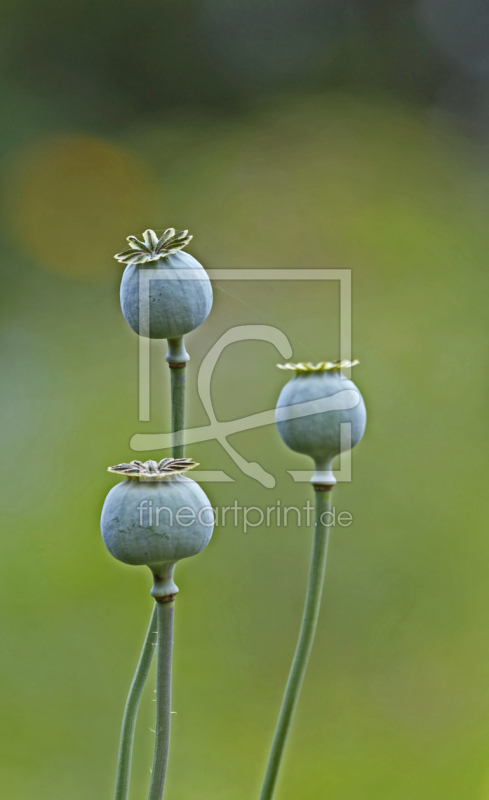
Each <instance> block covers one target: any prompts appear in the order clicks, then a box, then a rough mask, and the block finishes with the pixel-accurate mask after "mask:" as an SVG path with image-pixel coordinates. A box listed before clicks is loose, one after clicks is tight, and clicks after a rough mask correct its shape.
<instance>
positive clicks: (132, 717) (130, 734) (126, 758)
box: [115, 609, 158, 800]
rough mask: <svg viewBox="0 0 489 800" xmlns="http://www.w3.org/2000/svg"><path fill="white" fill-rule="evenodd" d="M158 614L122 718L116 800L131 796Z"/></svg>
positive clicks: (154, 614) (148, 634)
mask: <svg viewBox="0 0 489 800" xmlns="http://www.w3.org/2000/svg"><path fill="white" fill-rule="evenodd" d="M157 623H158V620H157V614H156V609H153V614H152V615H151V621H150V623H149V628H148V632H147V634H146V638H145V640H144V644H143V649H142V652H141V656H140V658H139V663H138V665H137V668H136V673H135V675H134V678H133V679H132V683H131V688H130V689H129V694H128V696H127V701H126V707H125V709H124V716H123V718H122V730H121V738H120V743H119V758H118V761H117V777H116V783H115V800H127V796H128V794H129V776H130V772H131V760H132V746H133V741H134V731H135V728H136V719H137V715H138V708H139V702H140V700H141V695H142V693H143V689H144V684H145V683H146V679H147V677H148V673H149V668H150V666H151V661H152V660H153V648H154V646H155V645H156V634H157Z"/></svg>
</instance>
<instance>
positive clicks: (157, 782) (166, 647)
mask: <svg viewBox="0 0 489 800" xmlns="http://www.w3.org/2000/svg"><path fill="white" fill-rule="evenodd" d="M156 607H157V615H158V645H157V665H156V738H155V753H154V758H153V769H152V771H151V784H150V787H149V794H148V800H161V798H162V797H163V789H164V788H165V778H166V768H167V764H168V753H169V750H170V722H171V665H172V650H173V617H174V612H175V601H174V600H171V601H170V602H167V603H156Z"/></svg>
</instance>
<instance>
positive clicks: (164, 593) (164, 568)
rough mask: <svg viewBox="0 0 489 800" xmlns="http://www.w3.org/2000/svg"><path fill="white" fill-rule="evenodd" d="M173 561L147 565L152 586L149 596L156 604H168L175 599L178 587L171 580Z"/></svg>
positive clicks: (173, 568) (173, 567)
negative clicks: (151, 578)
mask: <svg viewBox="0 0 489 800" xmlns="http://www.w3.org/2000/svg"><path fill="white" fill-rule="evenodd" d="M175 563H176V562H175V561H163V562H162V563H161V564H149V568H150V570H151V572H152V573H153V586H152V588H151V596H152V597H154V599H155V600H156V602H157V603H169V602H170V601H171V600H174V599H175V595H176V594H177V592H178V586H177V585H176V584H175V582H174V580H173V572H174V570H175Z"/></svg>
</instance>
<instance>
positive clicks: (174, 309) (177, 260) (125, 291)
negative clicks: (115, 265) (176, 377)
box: [115, 228, 212, 362]
mask: <svg viewBox="0 0 489 800" xmlns="http://www.w3.org/2000/svg"><path fill="white" fill-rule="evenodd" d="M191 239H192V236H189V235H188V231H178V232H175V229H174V228H168V229H167V230H166V231H165V232H164V234H163V235H162V236H161V237H160V238H158V236H157V235H156V233H155V232H154V231H152V230H149V229H148V230H147V231H145V232H144V233H143V241H140V240H139V239H137V238H136V237H135V236H128V237H127V241H128V242H129V249H128V250H124V252H122V253H118V254H117V255H116V256H115V258H116V259H117V260H118V261H120V262H121V263H122V264H127V266H126V269H125V270H124V274H123V276H122V282H121V295H120V296H121V308H122V313H123V315H124V318H125V320H126V322H127V323H128V324H129V325H130V326H131V328H132V329H133V331H135V332H136V333H138V334H139V335H140V336H147V337H149V338H150V339H168V340H169V345H170V351H171V342H172V340H173V339H177V340H178V339H180V337H182V336H184V334H186V333H189V332H190V331H193V330H194V329H195V328H197V327H198V326H199V325H201V323H202V322H203V321H204V320H205V319H206V318H207V316H208V315H209V312H210V310H211V308H212V287H211V282H210V280H209V277H208V275H207V273H206V271H205V269H204V268H203V266H202V264H199V262H198V261H197V260H196V259H195V258H194V257H193V256H191V255H189V253H184V252H182V248H183V247H185V246H186V245H187V244H188V243H189V242H190V240H191ZM144 269H152V270H155V269H156V270H159V269H161V270H165V269H166V270H168V269H169V270H175V277H174V278H173V277H169V276H168V275H162V277H161V279H157V278H155V277H153V276H151V280H150V281H149V285H147V287H144V292H148V293H149V302H147V300H146V298H145V296H144V294H143V292H141V293H140V276H141V275H143V271H144ZM177 270H178V272H176V271H177ZM182 271H185V272H186V271H189V272H188V278H187V277H185V272H183V274H182ZM141 289H143V286H142V284H141ZM141 311H143V314H144V316H143V317H142V318H141V319H140V312H141ZM178 344H179V345H180V350H181V352H180V353H179V352H178ZM178 344H176V345H175V347H174V352H173V353H171V358H172V360H173V361H175V362H179V361H181V362H183V361H187V360H188V356H187V354H186V352H185V349H184V347H183V343H181V342H180V343H178Z"/></svg>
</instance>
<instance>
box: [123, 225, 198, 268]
mask: <svg viewBox="0 0 489 800" xmlns="http://www.w3.org/2000/svg"><path fill="white" fill-rule="evenodd" d="M191 239H192V236H191V235H190V236H189V233H188V231H175V228H167V229H166V231H165V232H164V234H163V235H162V236H160V237H159V238H158V236H157V235H156V233H155V232H154V231H153V230H151V228H148V230H147V231H144V233H143V241H142V242H141V241H140V240H139V239H137V238H136V237H135V236H128V237H127V241H128V242H129V250H123V252H122V253H117V255H115V256H114V258H115V259H117V261H120V262H121V264H146V263H147V262H148V261H158V260H159V259H160V258H167V257H168V256H171V255H172V254H173V253H178V251H179V250H182V248H184V247H186V245H188V243H189V242H190V240H191Z"/></svg>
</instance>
